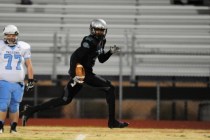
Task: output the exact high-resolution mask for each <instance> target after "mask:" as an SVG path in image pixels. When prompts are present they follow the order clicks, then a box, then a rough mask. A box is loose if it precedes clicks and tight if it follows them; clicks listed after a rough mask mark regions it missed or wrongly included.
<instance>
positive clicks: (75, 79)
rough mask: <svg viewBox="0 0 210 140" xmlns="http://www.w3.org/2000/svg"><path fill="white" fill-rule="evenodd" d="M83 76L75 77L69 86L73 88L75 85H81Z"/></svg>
mask: <svg viewBox="0 0 210 140" xmlns="http://www.w3.org/2000/svg"><path fill="white" fill-rule="evenodd" d="M84 78H85V76H75V77H74V78H73V83H71V86H72V87H74V86H75V85H76V84H77V83H79V84H82V83H84Z"/></svg>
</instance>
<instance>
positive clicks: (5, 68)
mask: <svg viewBox="0 0 210 140" xmlns="http://www.w3.org/2000/svg"><path fill="white" fill-rule="evenodd" d="M18 35H19V31H18V28H17V27H16V26H15V25H7V26H6V27H5V28H4V30H3V36H4V38H3V40H0V134H1V133H3V131H4V122H5V119H6V116H7V111H9V119H10V125H11V128H10V133H16V132H17V131H16V126H17V123H18V119H19V105H20V102H21V101H22V97H23V93H24V87H25V90H26V91H27V92H30V91H32V90H33V88H34V86H33V82H34V80H33V79H34V75H33V66H32V61H31V50H30V49H31V47H30V45H29V44H28V43H26V42H23V41H18ZM24 66H26V69H27V74H28V83H27V84H26V86H24V79H25V70H24V68H25V67H24Z"/></svg>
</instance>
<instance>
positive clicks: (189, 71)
mask: <svg viewBox="0 0 210 140" xmlns="http://www.w3.org/2000/svg"><path fill="white" fill-rule="evenodd" d="M200 11H202V12H200ZM209 11H210V8H209V7H208V6H177V5H171V4H170V0H139V1H135V0H129V1H127V0H117V1H112V0H107V1H101V0H90V1H85V0H82V1H76V0H61V1H56V0H45V1H43V0H34V1H33V5H20V4H18V2H17V1H16V0H3V1H1V4H0V19H1V23H0V28H3V27H4V26H5V25H6V24H15V25H17V26H18V27H19V29H20V32H21V34H20V40H24V41H26V42H28V43H30V44H31V45H32V53H33V58H32V59H33V63H34V68H35V72H36V73H37V74H44V75H49V74H52V71H53V70H52V68H53V61H52V60H53V59H56V62H57V63H56V64H57V65H56V70H57V72H56V73H57V74H59V75H66V74H67V71H68V67H69V66H68V63H66V57H69V56H70V55H71V53H70V52H72V51H73V50H75V49H76V48H77V47H78V46H79V44H80V41H81V40H82V37H83V36H84V35H88V34H89V23H90V21H91V20H92V19H93V18H103V19H105V20H106V21H107V23H108V27H109V29H108V34H107V40H108V41H107V46H108V47H107V50H108V48H109V46H111V45H114V44H116V45H117V46H120V47H121V50H122V52H123V53H124V54H123V56H124V57H123V58H122V59H123V74H124V75H130V74H131V64H132V63H131V59H132V57H131V55H130V54H132V53H133V54H135V57H134V58H135V75H142V76H198V77H200V76H202V77H208V76H209V73H210V64H209V63H208V62H209V60H210V51H209V49H210V45H209V44H210V14H209ZM55 33H57V43H58V44H57V46H58V47H59V48H58V49H56V55H53V52H54V49H55V47H54V41H55V39H54V35H55ZM67 34H68V36H67ZM133 37H134V38H133ZM66 42H68V44H66ZM65 52H67V53H65ZM62 54H64V55H62ZM119 59H120V58H119V56H118V55H115V56H113V57H112V58H111V59H110V60H109V61H108V62H107V63H105V64H103V65H101V64H99V63H98V62H97V63H96V67H95V71H96V73H98V74H103V75H119ZM54 62H55V61H54ZM128 66H129V67H128Z"/></svg>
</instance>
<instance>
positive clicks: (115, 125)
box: [108, 120, 129, 128]
mask: <svg viewBox="0 0 210 140" xmlns="http://www.w3.org/2000/svg"><path fill="white" fill-rule="evenodd" d="M128 125H129V123H127V122H119V121H117V120H114V121H109V122H108V127H109V128H124V127H127V126H128Z"/></svg>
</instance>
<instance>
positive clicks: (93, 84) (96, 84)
mask: <svg viewBox="0 0 210 140" xmlns="http://www.w3.org/2000/svg"><path fill="white" fill-rule="evenodd" d="M84 81H85V83H84V84H87V85H88V87H90V88H93V89H94V90H100V91H101V92H105V94H106V101H107V104H108V111H109V120H110V121H112V120H114V119H115V93H114V86H112V85H111V83H110V81H108V80H106V79H104V78H102V77H100V76H97V75H95V74H92V73H91V74H86V76H85V79H84ZM72 82H73V81H72V80H70V81H69V82H68V84H67V85H66V86H65V88H64V91H63V94H62V96H61V97H59V98H54V99H51V100H49V101H47V102H45V103H42V104H40V105H37V106H34V107H33V113H35V112H38V111H42V110H47V109H52V108H55V107H58V106H62V105H66V104H69V103H70V102H71V101H72V99H73V98H74V96H75V95H76V94H77V93H78V92H79V91H80V90H81V89H82V85H81V84H76V85H75V86H74V87H72V86H71V83H72ZM102 94H103V93H102Z"/></svg>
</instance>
